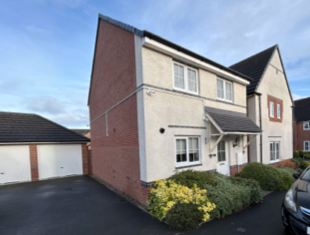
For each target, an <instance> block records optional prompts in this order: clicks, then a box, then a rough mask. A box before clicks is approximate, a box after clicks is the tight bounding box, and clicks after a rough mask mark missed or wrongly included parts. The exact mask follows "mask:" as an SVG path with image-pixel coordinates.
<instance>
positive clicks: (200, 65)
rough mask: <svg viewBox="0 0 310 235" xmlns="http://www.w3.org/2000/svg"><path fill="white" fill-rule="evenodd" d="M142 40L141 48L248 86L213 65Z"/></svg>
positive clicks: (240, 79) (243, 81) (148, 40)
mask: <svg viewBox="0 0 310 235" xmlns="http://www.w3.org/2000/svg"><path fill="white" fill-rule="evenodd" d="M143 39H144V40H143V46H145V47H148V48H151V49H154V50H156V51H160V52H162V53H164V54H168V55H170V56H172V57H173V58H176V59H179V60H181V61H184V62H186V63H189V64H192V65H193V66H196V67H198V68H202V69H205V70H207V71H210V72H213V73H215V74H217V75H219V76H221V77H224V78H227V79H230V80H232V81H235V82H238V83H240V84H243V85H248V84H250V82H249V81H247V80H245V79H243V78H241V77H239V76H236V75H233V74H231V73H229V72H226V71H224V70H222V69H220V68H217V67H215V66H213V65H210V64H208V63H207V62H203V61H200V60H198V59H196V58H193V57H191V56H189V55H186V54H185V53H183V52H180V51H177V50H175V49H173V48H171V47H168V46H166V45H163V44H161V43H159V42H156V41H154V40H152V39H149V38H147V37H144V38H143Z"/></svg>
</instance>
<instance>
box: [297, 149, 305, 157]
mask: <svg viewBox="0 0 310 235" xmlns="http://www.w3.org/2000/svg"><path fill="white" fill-rule="evenodd" d="M297 152H298V158H303V156H304V152H303V151H302V150H298V151H297Z"/></svg>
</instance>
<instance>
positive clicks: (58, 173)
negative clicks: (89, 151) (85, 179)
mask: <svg viewBox="0 0 310 235" xmlns="http://www.w3.org/2000/svg"><path fill="white" fill-rule="evenodd" d="M37 148H38V164H39V178H40V179H47V178H54V177H62V176H68V175H81V174H83V167H82V148H81V145H80V144H56V145H37Z"/></svg>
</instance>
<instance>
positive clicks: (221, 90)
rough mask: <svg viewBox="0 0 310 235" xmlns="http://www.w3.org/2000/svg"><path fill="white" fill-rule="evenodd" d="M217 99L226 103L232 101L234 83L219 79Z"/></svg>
mask: <svg viewBox="0 0 310 235" xmlns="http://www.w3.org/2000/svg"><path fill="white" fill-rule="evenodd" d="M216 83H217V98H218V99H220V100H225V101H230V102H231V101H232V96H233V95H232V94H233V91H232V83H231V82H228V81H225V80H223V79H219V78H218V79H217V81H216Z"/></svg>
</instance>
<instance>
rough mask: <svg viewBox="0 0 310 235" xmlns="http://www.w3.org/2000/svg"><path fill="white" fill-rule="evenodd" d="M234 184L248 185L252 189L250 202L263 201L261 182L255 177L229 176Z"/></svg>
mask: <svg viewBox="0 0 310 235" xmlns="http://www.w3.org/2000/svg"><path fill="white" fill-rule="evenodd" d="M228 179H229V180H230V181H231V182H232V183H233V184H237V185H241V186H244V187H248V188H249V189H250V193H251V194H250V204H251V205H253V204H257V203H260V202H262V201H263V197H262V189H261V187H260V186H259V183H258V182H257V181H256V180H254V179H245V178H240V177H229V178H228Z"/></svg>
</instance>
